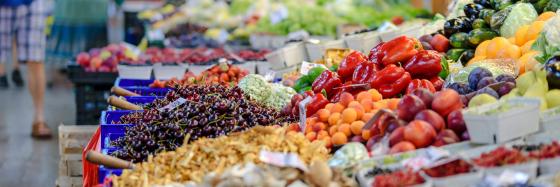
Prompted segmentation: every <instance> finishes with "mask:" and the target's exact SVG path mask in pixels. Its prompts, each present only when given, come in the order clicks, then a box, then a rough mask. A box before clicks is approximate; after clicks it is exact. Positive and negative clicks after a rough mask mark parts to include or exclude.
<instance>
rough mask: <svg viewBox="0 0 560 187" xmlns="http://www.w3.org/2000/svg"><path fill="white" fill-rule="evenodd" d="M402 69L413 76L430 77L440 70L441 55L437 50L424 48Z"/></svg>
mask: <svg viewBox="0 0 560 187" xmlns="http://www.w3.org/2000/svg"><path fill="white" fill-rule="evenodd" d="M404 69H405V70H406V71H408V72H410V74H411V75H412V76H413V77H414V78H432V77H433V76H437V75H438V74H439V72H440V71H441V69H442V67H441V55H440V54H439V53H438V52H437V51H433V50H424V51H420V52H418V53H417V54H416V55H414V56H413V57H412V58H411V59H410V60H409V61H408V62H407V63H406V64H405V65H404Z"/></svg>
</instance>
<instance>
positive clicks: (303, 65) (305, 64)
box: [299, 61, 328, 75]
mask: <svg viewBox="0 0 560 187" xmlns="http://www.w3.org/2000/svg"><path fill="white" fill-rule="evenodd" d="M314 67H323V68H325V69H328V68H327V66H325V65H323V64H315V63H311V62H306V61H303V62H302V63H301V68H299V73H301V74H302V75H307V73H309V70H311V69H312V68H314Z"/></svg>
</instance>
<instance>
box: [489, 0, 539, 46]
mask: <svg viewBox="0 0 560 187" xmlns="http://www.w3.org/2000/svg"><path fill="white" fill-rule="evenodd" d="M500 12H501V11H500ZM537 16H538V14H537V11H536V10H535V8H533V5H531V4H529V3H517V4H515V5H513V6H511V11H510V12H509V14H508V15H507V18H506V19H505V20H504V22H503V24H502V26H501V27H500V35H502V36H503V37H505V38H510V37H513V36H515V32H516V31H517V29H518V28H519V27H521V26H523V25H528V24H531V23H532V22H533V21H534V20H535V19H536V18H537ZM492 18H493V16H492Z"/></svg>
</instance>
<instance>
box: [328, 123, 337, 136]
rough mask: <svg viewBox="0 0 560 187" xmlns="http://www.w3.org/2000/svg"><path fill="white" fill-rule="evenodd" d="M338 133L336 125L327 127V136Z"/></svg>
mask: <svg viewBox="0 0 560 187" xmlns="http://www.w3.org/2000/svg"><path fill="white" fill-rule="evenodd" d="M336 132H338V125H333V126H331V127H329V135H331V136H332V135H334V133H336Z"/></svg>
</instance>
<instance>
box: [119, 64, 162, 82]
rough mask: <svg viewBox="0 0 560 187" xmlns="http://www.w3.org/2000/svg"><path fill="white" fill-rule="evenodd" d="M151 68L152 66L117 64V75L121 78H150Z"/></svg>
mask: <svg viewBox="0 0 560 187" xmlns="http://www.w3.org/2000/svg"><path fill="white" fill-rule="evenodd" d="M152 69H153V67H152V66H130V65H120V64H119V65H117V70H118V71H119V77H120V78H123V79H150V78H151V77H152Z"/></svg>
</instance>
